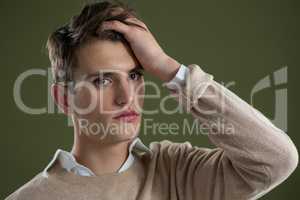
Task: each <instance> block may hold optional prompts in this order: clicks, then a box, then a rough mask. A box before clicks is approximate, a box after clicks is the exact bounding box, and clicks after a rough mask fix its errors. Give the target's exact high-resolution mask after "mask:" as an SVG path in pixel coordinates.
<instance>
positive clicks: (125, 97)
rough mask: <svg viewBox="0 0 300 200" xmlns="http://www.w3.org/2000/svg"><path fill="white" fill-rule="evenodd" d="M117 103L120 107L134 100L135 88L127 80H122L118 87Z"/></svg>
mask: <svg viewBox="0 0 300 200" xmlns="http://www.w3.org/2000/svg"><path fill="white" fill-rule="evenodd" d="M116 87H117V88H116V90H115V91H116V93H115V97H116V98H115V102H116V104H117V105H119V106H125V105H127V104H130V103H131V102H132V100H133V98H134V97H133V96H134V95H133V86H132V84H130V82H129V81H128V80H127V79H123V80H120V81H119V83H118V84H117V86H116Z"/></svg>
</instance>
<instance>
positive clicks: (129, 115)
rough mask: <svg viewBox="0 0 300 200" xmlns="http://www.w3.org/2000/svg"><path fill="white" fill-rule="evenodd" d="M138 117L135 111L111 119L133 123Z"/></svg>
mask: <svg viewBox="0 0 300 200" xmlns="http://www.w3.org/2000/svg"><path fill="white" fill-rule="evenodd" d="M138 116H139V114H138V113H137V112H135V111H125V112H123V113H121V114H119V115H117V116H115V117H113V118H114V119H120V120H121V119H122V120H125V121H133V120H135V119H136V118H137V117H138Z"/></svg>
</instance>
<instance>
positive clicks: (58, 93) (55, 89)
mask: <svg viewBox="0 0 300 200" xmlns="http://www.w3.org/2000/svg"><path fill="white" fill-rule="evenodd" d="M51 95H52V98H53V100H54V102H55V104H56V105H57V107H58V108H59V109H60V110H61V111H62V112H63V113H64V114H65V115H68V116H71V114H72V109H71V107H70V105H71V94H70V91H69V90H68V88H67V87H65V86H63V85H60V84H57V83H53V84H52V85H51Z"/></svg>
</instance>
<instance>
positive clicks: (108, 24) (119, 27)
mask: <svg viewBox="0 0 300 200" xmlns="http://www.w3.org/2000/svg"><path fill="white" fill-rule="evenodd" d="M129 29H130V27H129V26H128V25H126V24H124V23H122V22H120V21H118V20H112V21H105V22H103V24H102V26H101V30H102V31H104V30H114V31H117V32H120V33H122V34H124V35H126V34H127V32H128V31H129Z"/></svg>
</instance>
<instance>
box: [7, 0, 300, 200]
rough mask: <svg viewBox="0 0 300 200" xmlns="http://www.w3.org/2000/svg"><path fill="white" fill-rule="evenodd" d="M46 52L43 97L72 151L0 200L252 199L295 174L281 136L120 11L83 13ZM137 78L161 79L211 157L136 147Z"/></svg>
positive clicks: (196, 151) (113, 7)
mask: <svg viewBox="0 0 300 200" xmlns="http://www.w3.org/2000/svg"><path fill="white" fill-rule="evenodd" d="M48 49H49V56H50V60H51V64H52V68H53V74H54V79H55V80H54V81H55V83H54V84H53V85H52V94H53V97H54V100H55V102H56V104H57V105H58V107H59V108H60V109H61V110H63V112H64V113H65V114H66V115H69V116H70V117H72V120H73V123H74V145H73V148H72V150H71V152H67V151H63V150H58V151H57V152H56V154H55V155H54V158H53V160H52V161H51V162H50V163H49V165H48V166H47V167H46V168H45V169H44V170H43V171H42V172H41V173H39V174H38V175H37V176H36V177H34V178H33V179H32V180H31V181H29V182H28V183H27V184H25V185H24V186H23V187H21V188H20V189H18V190H17V191H16V192H14V193H13V194H11V195H10V196H9V197H8V198H7V200H15V199H22V200H40V199H43V200H54V199H66V200H70V199H88V200H96V199H97V200H99V199H113V200H116V199H122V200H126V199H128V200H129V199H130V200H133V199H140V200H146V199H195V200H199V199H202V200H205V199H207V200H209V199H210V200H211V199H214V200H217V199H225V200H226V199H228V200H244V199H257V198H259V197H261V196H262V195H264V194H265V193H267V192H268V191H270V190H271V189H273V188H274V187H275V186H277V185H279V184H280V183H282V182H283V181H284V180H285V179H286V178H287V177H288V176H289V175H290V174H291V173H292V172H293V171H294V170H295V168H296V166H297V163H298V153H297V150H296V148H295V145H294V144H293V142H292V141H291V140H290V138H289V137H288V136H287V135H286V134H285V133H284V132H283V131H282V130H280V129H278V128H277V127H275V126H274V125H273V124H272V123H271V122H270V121H269V120H268V119H267V118H266V117H264V116H263V115H262V114H261V113H260V112H259V111H258V110H256V109H255V108H253V107H252V106H251V105H249V104H247V103H246V102H245V101H243V100H242V99H240V98H239V97H238V96H236V95H235V94H234V93H232V92H231V91H230V90H228V89H227V88H225V87H224V86H222V85H220V84H219V83H218V82H216V81H214V80H213V76H212V75H210V74H208V73H206V72H204V71H203V70H202V69H201V68H200V67H199V66H198V65H195V64H194V65H188V66H185V65H183V64H180V63H179V62H178V61H176V60H175V59H173V58H172V57H170V56H168V55H167V54H166V53H165V52H164V51H163V50H162V49H161V48H160V46H159V44H158V43H157V42H156V40H155V39H154V37H153V35H152V34H151V32H150V31H149V29H148V28H147V26H146V25H145V24H144V23H143V22H142V21H140V20H139V19H138V18H137V17H136V15H135V13H134V12H133V11H132V10H131V9H129V8H127V7H126V6H124V5H122V4H120V3H117V2H102V3H93V4H88V5H86V6H85V7H84V9H83V10H82V12H81V13H80V15H78V16H75V17H73V18H72V20H71V21H70V22H69V23H68V24H66V25H65V26H63V27H61V28H59V29H58V30H56V31H55V32H54V33H53V34H51V36H50V37H49V40H48ZM143 71H146V72H148V73H150V74H152V75H153V76H156V77H158V78H159V79H161V81H162V82H163V83H164V84H163V85H164V86H165V87H166V88H168V89H169V90H170V92H172V94H173V95H174V97H175V99H176V100H177V101H178V103H179V105H180V106H182V107H183V108H184V109H185V111H187V112H189V113H191V114H192V115H193V117H194V118H195V120H198V121H199V123H201V124H205V125H206V126H207V127H209V126H212V127H214V128H212V129H210V130H209V134H208V137H209V139H210V140H211V141H212V143H213V144H214V145H215V146H216V148H213V149H208V148H201V147H193V146H191V144H190V143H189V142H185V143H172V142H170V141H162V142H153V143H151V144H150V147H149V148H148V147H146V146H145V145H143V143H142V142H141V140H140V139H138V132H139V128H140V124H141V121H142V118H141V114H142V111H141V108H142V107H143V99H144V98H143V96H144V79H143ZM212 111H215V112H212ZM218 121H221V122H222V125H224V126H226V127H227V128H229V129H230V130H231V131H230V132H226V131H225V132H224V130H220V129H219V127H218V126H215V125H216V124H217V123H218ZM99 124H100V125H101V126H102V127H105V129H99V128H97V127H99V126H97V125H99Z"/></svg>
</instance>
